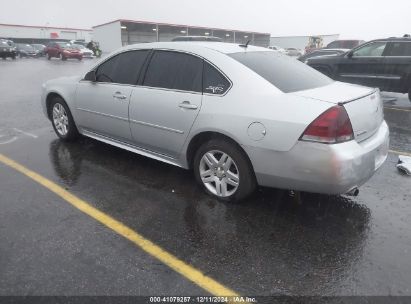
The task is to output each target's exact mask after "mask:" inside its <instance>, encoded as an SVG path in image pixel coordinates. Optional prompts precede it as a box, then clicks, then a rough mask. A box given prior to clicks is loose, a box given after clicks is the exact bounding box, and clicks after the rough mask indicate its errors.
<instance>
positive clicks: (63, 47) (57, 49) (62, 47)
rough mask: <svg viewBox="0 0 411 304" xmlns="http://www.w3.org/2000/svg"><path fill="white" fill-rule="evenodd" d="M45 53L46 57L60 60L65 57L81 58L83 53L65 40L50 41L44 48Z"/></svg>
mask: <svg viewBox="0 0 411 304" xmlns="http://www.w3.org/2000/svg"><path fill="white" fill-rule="evenodd" d="M45 53H46V54H47V59H48V60H50V59H51V58H53V57H55V58H60V59H61V60H67V59H71V58H74V59H78V60H82V59H83V54H81V52H80V51H79V50H78V49H75V48H73V47H71V44H70V43H67V42H50V43H49V44H48V45H47V47H46V50H45Z"/></svg>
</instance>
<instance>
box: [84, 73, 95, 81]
mask: <svg viewBox="0 0 411 304" xmlns="http://www.w3.org/2000/svg"><path fill="white" fill-rule="evenodd" d="M84 80H88V81H91V82H96V81H97V75H96V71H90V72H88V73H87V74H86V76H84Z"/></svg>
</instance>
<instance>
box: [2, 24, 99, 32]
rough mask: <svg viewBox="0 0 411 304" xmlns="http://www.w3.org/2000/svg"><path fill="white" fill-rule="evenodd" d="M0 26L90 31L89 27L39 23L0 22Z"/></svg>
mask: <svg viewBox="0 0 411 304" xmlns="http://www.w3.org/2000/svg"><path fill="white" fill-rule="evenodd" d="M0 26H17V27H30V28H39V29H57V30H73V31H85V32H91V31H93V30H91V29H81V28H71V27H58V26H41V25H23V24H4V23H0Z"/></svg>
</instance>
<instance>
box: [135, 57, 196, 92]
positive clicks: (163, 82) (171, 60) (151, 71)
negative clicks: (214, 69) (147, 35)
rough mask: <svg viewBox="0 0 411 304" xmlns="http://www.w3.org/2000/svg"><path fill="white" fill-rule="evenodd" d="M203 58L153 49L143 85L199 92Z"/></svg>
mask: <svg viewBox="0 0 411 304" xmlns="http://www.w3.org/2000/svg"><path fill="white" fill-rule="evenodd" d="M202 69H203V60H202V59H200V58H198V57H195V56H192V55H189V54H185V53H178V52H171V51H155V52H154V54H153V57H152V58H151V61H150V64H149V66H148V69H147V72H146V76H145V78H144V83H143V85H145V86H149V87H157V88H165V89H173V90H182V91H191V92H201V91H202V88H201V82H202Z"/></svg>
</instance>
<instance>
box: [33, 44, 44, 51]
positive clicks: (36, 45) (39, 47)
mask: <svg viewBox="0 0 411 304" xmlns="http://www.w3.org/2000/svg"><path fill="white" fill-rule="evenodd" d="M33 47H34V48H35V49H36V50H42V49H44V45H41V44H33Z"/></svg>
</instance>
